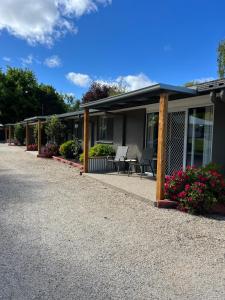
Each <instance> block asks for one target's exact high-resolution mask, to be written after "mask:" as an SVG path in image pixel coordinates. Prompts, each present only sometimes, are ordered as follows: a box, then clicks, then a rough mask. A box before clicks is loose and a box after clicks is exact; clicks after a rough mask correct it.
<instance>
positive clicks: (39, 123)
mask: <svg viewBox="0 0 225 300" xmlns="http://www.w3.org/2000/svg"><path fill="white" fill-rule="evenodd" d="M38 154H39V155H40V154H41V121H40V120H38Z"/></svg>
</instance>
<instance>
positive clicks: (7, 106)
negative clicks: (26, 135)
mask: <svg viewBox="0 0 225 300" xmlns="http://www.w3.org/2000/svg"><path fill="white" fill-rule="evenodd" d="M0 78H1V80H0V81H1V84H0V123H3V124H4V123H14V122H17V121H21V120H23V119H24V118H27V117H30V116H33V115H35V114H36V113H37V110H38V99H37V98H36V88H37V80H36V78H35V75H34V74H33V73H32V72H31V71H29V70H22V69H17V68H8V69H7V71H6V73H3V72H2V71H1V74H0Z"/></svg>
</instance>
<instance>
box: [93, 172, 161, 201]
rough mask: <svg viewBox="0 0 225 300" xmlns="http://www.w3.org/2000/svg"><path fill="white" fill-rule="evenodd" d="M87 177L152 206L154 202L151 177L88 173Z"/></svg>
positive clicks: (114, 173) (115, 173) (153, 187)
mask: <svg viewBox="0 0 225 300" xmlns="http://www.w3.org/2000/svg"><path fill="white" fill-rule="evenodd" d="M88 176H90V177H92V178H95V179H97V180H100V181H101V182H103V183H105V184H107V185H110V186H112V187H116V188H118V189H119V190H122V191H125V192H127V193H130V194H132V195H134V196H138V197H140V198H143V199H145V200H147V201H149V202H151V203H152V204H154V202H155V201H156V181H155V179H154V178H152V177H143V178H140V176H139V174H135V173H134V174H132V175H130V176H128V175H127V174H123V173H120V174H118V173H117V172H113V173H105V174H101V173H90V174H88Z"/></svg>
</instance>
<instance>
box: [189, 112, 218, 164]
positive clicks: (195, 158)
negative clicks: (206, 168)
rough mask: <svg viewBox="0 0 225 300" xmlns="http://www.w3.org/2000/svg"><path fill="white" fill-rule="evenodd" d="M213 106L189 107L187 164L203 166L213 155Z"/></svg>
mask: <svg viewBox="0 0 225 300" xmlns="http://www.w3.org/2000/svg"><path fill="white" fill-rule="evenodd" d="M212 137H213V106H208V107H198V108H191V109H189V116H188V134H187V165H188V166H196V167H198V166H202V165H206V164H208V163H210V161H211V157H212Z"/></svg>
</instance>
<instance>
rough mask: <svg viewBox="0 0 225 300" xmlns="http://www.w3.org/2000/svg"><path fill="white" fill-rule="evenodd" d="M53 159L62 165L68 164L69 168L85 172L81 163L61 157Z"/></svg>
mask: <svg viewBox="0 0 225 300" xmlns="http://www.w3.org/2000/svg"><path fill="white" fill-rule="evenodd" d="M52 158H53V159H54V160H56V161H59V162H61V163H64V164H67V165H69V166H72V167H75V168H78V169H79V170H80V171H83V165H82V164H81V163H78V162H75V161H73V160H69V159H65V158H63V157H60V156H53V157H52Z"/></svg>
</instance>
